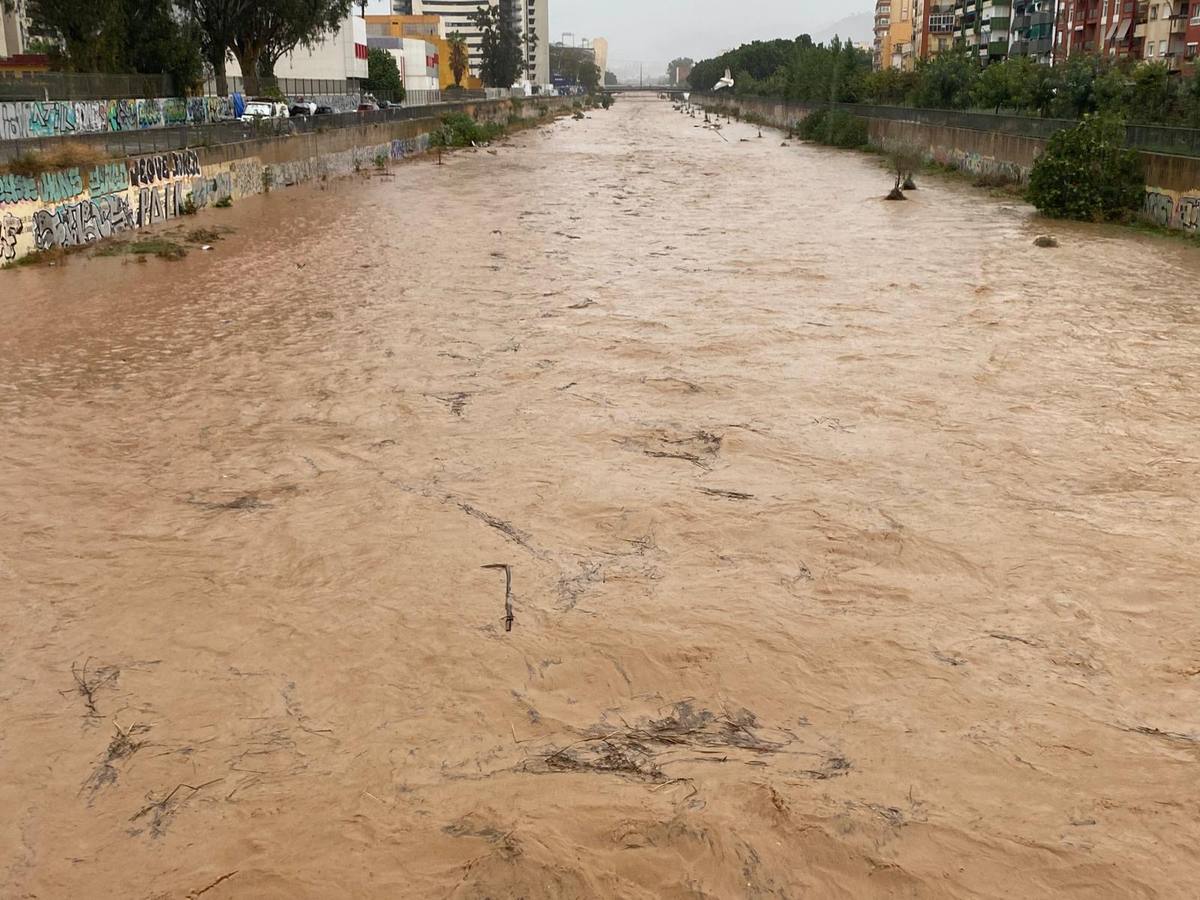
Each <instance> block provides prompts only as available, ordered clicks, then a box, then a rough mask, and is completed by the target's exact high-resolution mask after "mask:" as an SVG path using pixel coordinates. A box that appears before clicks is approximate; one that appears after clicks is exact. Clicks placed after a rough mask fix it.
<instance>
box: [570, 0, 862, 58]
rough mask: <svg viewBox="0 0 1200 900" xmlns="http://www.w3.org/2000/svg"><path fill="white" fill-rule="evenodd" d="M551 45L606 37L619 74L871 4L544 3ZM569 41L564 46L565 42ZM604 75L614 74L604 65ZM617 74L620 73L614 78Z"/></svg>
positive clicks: (786, 0) (810, 25) (745, 0)
mask: <svg viewBox="0 0 1200 900" xmlns="http://www.w3.org/2000/svg"><path fill="white" fill-rule="evenodd" d="M549 2H550V31H551V34H550V38H551V40H553V41H559V40H562V35H563V32H564V31H571V32H574V33H575V35H576V38H577V39H578V38H580V37H589V38H590V37H606V38H608V43H609V58H610V59H611V60H612V61H613V63H615V64H616V65H618V66H621V67H622V68H625V67H627V66H628V65H629V64H630V63H634V64H636V62H638V61H644V62H646V63H647V64H650V63H655V64H657V63H662V65H663V67H665V66H666V63H667V62H669V61H670V60H672V59H674V58H675V57H677V56H691V57H693V58H695V59H701V58H703V57H707V56H712V55H714V54H716V53H720V52H721V51H723V50H728V49H730V48H731V47H736V46H737V45H738V44H742V43H745V42H746V41H751V40H755V39H756V38H763V39H768V38H776V37H795V36H796V35H798V34H803V33H805V32H808V33H810V34H814V33H816V32H818V31H820V30H821V29H822V28H824V27H825V26H827V25H831V24H833V23H834V22H836V21H838V20H840V19H842V18H845V17H846V16H851V15H854V14H856V13H863V12H871V11H873V10H874V8H875V3H874V0H549ZM568 40H569V39H568ZM609 68H610V69H611V68H613V65H612V64H610V65H609ZM618 74H620V73H619V72H618Z"/></svg>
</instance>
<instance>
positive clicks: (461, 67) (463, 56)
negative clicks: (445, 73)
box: [446, 31, 469, 87]
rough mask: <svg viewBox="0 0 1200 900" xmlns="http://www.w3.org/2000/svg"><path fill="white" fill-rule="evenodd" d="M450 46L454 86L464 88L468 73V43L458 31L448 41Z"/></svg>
mask: <svg viewBox="0 0 1200 900" xmlns="http://www.w3.org/2000/svg"><path fill="white" fill-rule="evenodd" d="M446 42H447V43H448V44H449V45H450V71H451V72H453V73H454V86H455V87H462V80H463V75H465V74H466V72H467V63H468V59H469V57H468V56H467V42H466V39H465V38H463V36H462V35H461V34H459V33H458V32H457V31H455V32H453V33H452V34H451V35H450V37H448V38H447V39H446Z"/></svg>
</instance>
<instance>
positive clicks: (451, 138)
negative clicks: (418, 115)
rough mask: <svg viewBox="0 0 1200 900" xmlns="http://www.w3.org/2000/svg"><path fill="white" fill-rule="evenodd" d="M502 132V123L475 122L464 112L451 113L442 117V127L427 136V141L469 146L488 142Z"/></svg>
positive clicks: (440, 145)
mask: <svg viewBox="0 0 1200 900" xmlns="http://www.w3.org/2000/svg"><path fill="white" fill-rule="evenodd" d="M503 134H504V126H503V125H498V124H496V123H495V122H476V121H475V120H474V119H472V118H471V117H470V116H468V115H467V114H466V113H451V114H450V115H448V116H446V117H445V118H443V119H442V127H441V128H439V129H438V130H437V131H435V132H433V134H431V135H430V136H429V142H430V145H431V146H434V147H470V146H472V145H475V144H486V143H489V142H491V141H494V140H495V139H496V138H498V137H501V136H502V135H503Z"/></svg>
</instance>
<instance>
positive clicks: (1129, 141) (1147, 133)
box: [703, 94, 1200, 157]
mask: <svg viewBox="0 0 1200 900" xmlns="http://www.w3.org/2000/svg"><path fill="white" fill-rule="evenodd" d="M703 96H704V97H705V98H712V99H720V100H721V101H722V102H723V103H726V104H729V105H730V106H732V107H736V106H738V105H739V102H744V103H747V104H749V103H754V102H763V103H773V102H774V103H779V102H784V101H777V100H772V99H771V98H769V97H737V96H734V97H720V96H719V95H712V94H705V95H703ZM787 105H788V106H793V107H796V108H797V109H800V110H812V109H822V108H831V107H832V108H835V109H841V110H845V111H846V112H848V113H850V114H851V115H855V116H860V117H863V118H868V119H889V120H892V121H897V122H915V123H918V124H921V125H935V126H944V127H947V128H967V129H970V130H972V131H990V132H999V133H1001V134H1012V135H1018V136H1020V137H1029V138H1036V139H1038V140H1048V139H1049V138H1050V137H1051V136H1052V135H1053V134H1055V133H1056V132H1059V131H1062V130H1063V129H1066V128H1073V127H1074V126H1076V125H1078V124H1079V123H1078V121H1077V120H1075V119H1050V118H1042V117H1039V116H1022V115H1017V114H1016V113H992V112H984V111H979V110H958V109H925V108H922V107H913V106H881V105H876V104H870V103H792V102H788V103H787ZM1125 132H1126V138H1125V145H1126V146H1127V147H1129V148H1130V149H1133V150H1144V151H1146V152H1148V153H1169V154H1174V155H1176V156H1193V157H1200V129H1197V128H1183V127H1179V126H1175V125H1127V126H1126V129H1125Z"/></svg>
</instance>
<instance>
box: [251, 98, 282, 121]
mask: <svg viewBox="0 0 1200 900" xmlns="http://www.w3.org/2000/svg"><path fill="white" fill-rule="evenodd" d="M286 118H288V106H287V104H286V103H279V102H277V101H275V100H250V101H248V102H247V103H246V110H245V112H243V113H242V121H243V122H257V121H258V120H259V119H286Z"/></svg>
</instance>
